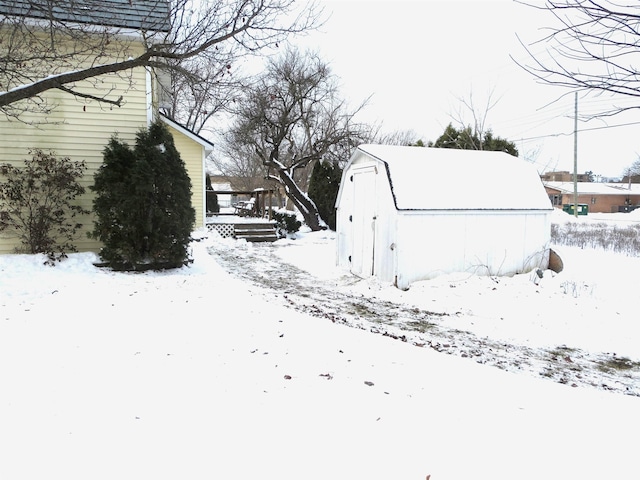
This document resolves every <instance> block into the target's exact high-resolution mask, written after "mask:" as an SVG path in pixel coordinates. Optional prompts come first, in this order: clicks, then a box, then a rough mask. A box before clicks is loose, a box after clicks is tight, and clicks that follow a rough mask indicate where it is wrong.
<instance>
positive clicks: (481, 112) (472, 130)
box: [450, 89, 500, 150]
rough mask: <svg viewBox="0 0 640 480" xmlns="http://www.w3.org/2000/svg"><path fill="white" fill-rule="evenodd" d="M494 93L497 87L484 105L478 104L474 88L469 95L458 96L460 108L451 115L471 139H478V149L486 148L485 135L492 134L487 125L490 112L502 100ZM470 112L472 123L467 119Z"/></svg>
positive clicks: (490, 93) (464, 133) (463, 132)
mask: <svg viewBox="0 0 640 480" xmlns="http://www.w3.org/2000/svg"><path fill="white" fill-rule="evenodd" d="M494 94H495V89H492V90H491V91H490V92H489V94H488V95H487V97H486V102H483V103H482V105H480V106H478V104H477V102H476V99H475V97H474V95H473V90H471V92H469V96H468V97H458V98H457V101H458V109H457V111H456V113H455V114H451V115H450V117H451V119H452V120H453V121H454V122H456V123H457V125H458V126H459V128H460V131H461V132H462V134H463V135H468V137H469V140H471V139H477V140H478V141H477V142H475V143H476V144H477V145H476V148H477V149H478V150H484V140H485V137H486V136H487V134H490V129H489V128H488V127H487V118H488V117H489V112H490V111H491V110H492V109H493V107H495V106H496V105H497V104H498V102H499V101H500V99H499V98H497V99H496V98H494ZM469 114H470V115H471V119H472V120H473V122H472V124H469V123H468V122H467V121H466V119H467V118H468V117H467V116H468V115H469ZM471 143H474V142H471Z"/></svg>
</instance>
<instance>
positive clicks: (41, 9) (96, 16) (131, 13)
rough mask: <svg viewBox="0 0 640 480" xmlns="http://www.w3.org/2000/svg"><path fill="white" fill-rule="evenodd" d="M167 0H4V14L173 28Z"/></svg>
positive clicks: (1, 6)
mask: <svg viewBox="0 0 640 480" xmlns="http://www.w3.org/2000/svg"><path fill="white" fill-rule="evenodd" d="M169 10H170V9H169V2H168V1H167V0H135V1H131V0H74V1H73V2H71V1H68V0H67V1H52V0H0V14H4V15H15V16H21V17H29V18H35V19H44V20H49V19H55V20H56V21H59V22H76V23H84V24H89V25H102V26H108V27H122V28H131V29H133V30H155V31H169V27H170V19H169Z"/></svg>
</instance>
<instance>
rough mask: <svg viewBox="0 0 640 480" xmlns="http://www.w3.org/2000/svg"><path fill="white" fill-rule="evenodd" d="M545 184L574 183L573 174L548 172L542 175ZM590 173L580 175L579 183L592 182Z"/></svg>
mask: <svg viewBox="0 0 640 480" xmlns="http://www.w3.org/2000/svg"><path fill="white" fill-rule="evenodd" d="M540 178H541V179H542V181H543V182H573V173H571V172H565V171H561V172H547V173H543V174H542V175H540ZM590 181H591V179H590V178H589V174H588V173H579V174H578V182H590Z"/></svg>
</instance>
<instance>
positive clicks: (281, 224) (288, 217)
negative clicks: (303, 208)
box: [273, 210, 302, 237]
mask: <svg viewBox="0 0 640 480" xmlns="http://www.w3.org/2000/svg"><path fill="white" fill-rule="evenodd" d="M273 219H274V220H275V221H276V230H277V231H278V235H279V236H280V237H285V236H286V235H287V233H295V232H297V231H298V230H300V227H301V226H302V222H301V221H300V220H298V218H297V217H296V215H295V214H293V213H287V212H279V211H277V210H273Z"/></svg>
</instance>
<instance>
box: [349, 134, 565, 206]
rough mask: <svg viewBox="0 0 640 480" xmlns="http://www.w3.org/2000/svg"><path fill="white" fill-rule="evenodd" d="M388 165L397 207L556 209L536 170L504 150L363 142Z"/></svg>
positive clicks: (364, 148) (355, 157) (360, 152)
mask: <svg viewBox="0 0 640 480" xmlns="http://www.w3.org/2000/svg"><path fill="white" fill-rule="evenodd" d="M363 154H366V155H368V156H370V157H373V158H376V159H378V160H380V161H382V162H384V164H385V165H386V168H387V173H388V175H389V180H390V182H391V189H392V192H393V196H394V199H395V203H396V208H397V209H398V210H467V209H470V210H551V209H552V208H553V207H552V206H551V202H550V201H549V197H548V195H547V194H546V192H545V189H544V187H543V185H542V181H541V180H540V176H539V175H538V172H537V171H536V169H535V168H534V167H533V165H531V164H530V163H527V162H525V161H523V160H521V159H519V158H517V157H514V156H512V155H509V154H507V153H504V152H493V151H478V150H458V149H448V148H430V147H406V146H397V145H371V144H364V145H360V146H359V147H358V149H357V151H356V153H355V154H354V155H353V156H352V158H351V163H354V162H357V160H358V158H359V155H363Z"/></svg>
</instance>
